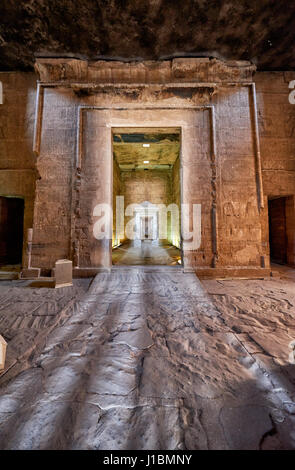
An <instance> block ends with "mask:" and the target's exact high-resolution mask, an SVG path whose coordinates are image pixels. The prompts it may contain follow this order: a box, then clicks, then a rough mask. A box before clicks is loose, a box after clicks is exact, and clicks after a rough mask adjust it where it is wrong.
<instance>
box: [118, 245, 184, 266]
mask: <svg viewBox="0 0 295 470" xmlns="http://www.w3.org/2000/svg"><path fill="white" fill-rule="evenodd" d="M180 259H181V253H180V250H179V249H178V248H176V247H175V246H173V245H171V243H169V242H168V241H162V240H161V241H159V240H134V241H129V240H128V241H126V242H124V243H123V244H122V245H121V246H119V247H118V248H115V249H114V250H113V264H115V265H116V264H118V265H147V264H148V265H177V264H178V260H180Z"/></svg>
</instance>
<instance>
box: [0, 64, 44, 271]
mask: <svg viewBox="0 0 295 470" xmlns="http://www.w3.org/2000/svg"><path fill="white" fill-rule="evenodd" d="M0 81H1V82H2V87H3V104H1V105H0V196H11V197H19V198H23V199H24V243H23V247H24V248H23V262H26V233H27V229H28V228H30V227H32V226H33V209H34V197H35V180H36V177H37V173H36V167H35V161H36V158H35V156H34V153H33V130H34V120H35V99H36V82H37V75H35V74H34V73H17V72H14V73H5V72H1V73H0Z"/></svg>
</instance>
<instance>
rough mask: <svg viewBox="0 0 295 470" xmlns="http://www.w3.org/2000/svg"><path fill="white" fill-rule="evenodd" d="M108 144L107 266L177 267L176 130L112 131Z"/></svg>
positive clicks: (179, 257) (178, 196)
mask: <svg viewBox="0 0 295 470" xmlns="http://www.w3.org/2000/svg"><path fill="white" fill-rule="evenodd" d="M112 144H113V240H112V245H113V249H112V263H113V264H114V265H146V264H148V265H170V266H173V265H178V266H179V265H180V264H182V249H181V248H182V243H181V228H180V227H181V215H180V214H181V211H180V204H181V188H180V128H113V129H112ZM122 214H123V215H122ZM164 219H165V222H163V221H164ZM165 224H166V225H165Z"/></svg>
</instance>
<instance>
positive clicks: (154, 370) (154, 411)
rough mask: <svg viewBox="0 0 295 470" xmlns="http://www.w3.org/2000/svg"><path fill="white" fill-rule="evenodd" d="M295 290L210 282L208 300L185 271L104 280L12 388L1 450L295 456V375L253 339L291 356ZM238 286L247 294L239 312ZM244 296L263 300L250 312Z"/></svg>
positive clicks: (8, 380)
mask: <svg viewBox="0 0 295 470" xmlns="http://www.w3.org/2000/svg"><path fill="white" fill-rule="evenodd" d="M285 281H286V280H282V279H274V280H273V281H247V282H248V284H247V285H245V284H244V281H222V283H218V281H206V284H205V285H206V287H207V288H208V289H209V294H208V293H207V292H206V291H205V289H204V287H202V285H201V283H200V282H199V281H198V279H197V278H196V277H195V275H194V274H192V273H183V272H182V270H181V268H177V267H175V266H174V267H170V268H169V267H167V268H164V267H162V268H159V269H157V268H151V267H147V268H143V267H133V268H124V267H120V268H116V269H114V270H113V271H112V272H111V273H109V274H108V273H101V274H98V275H97V276H96V278H95V279H94V281H93V282H92V284H91V285H90V288H89V290H88V291H87V292H85V293H84V294H83V293H81V292H79V293H77V296H76V302H75V303H69V304H68V308H66V307H63V308H62V309H61V314H60V315H57V316H56V317H55V322H54V325H53V327H52V329H51V330H50V331H47V334H46V337H45V338H46V340H44V337H42V341H40V345H39V347H37V348H35V349H32V350H31V351H30V353H29V355H28V354H24V355H23V356H21V355H20V356H19V358H18V361H17V364H15V365H14V366H12V367H11V368H10V369H9V371H8V372H7V373H6V374H4V375H2V377H1V378H0V448H1V449H259V448H261V449H268V448H276V449H294V448H295V403H294V401H295V400H294V399H295V385H294V382H295V374H294V367H295V366H293V365H291V364H288V363H287V360H286V353H287V351H286V350H285V349H284V352H283V351H282V355H281V358H283V357H284V359H281V361H280V360H274V358H273V355H272V349H271V348H272V346H271V344H270V345H269V347H268V349H267V348H266V346H265V343H263V344H262V341H261V348H259V347H258V346H257V344H258V343H257V341H256V338H254V337H252V336H251V335H252V327H255V331H257V332H260V333H261V335H262V336H263V334H264V333H263V332H264V331H265V335H264V336H265V337H267V336H268V335H269V334H270V333H271V334H272V337H271V342H270V343H272V342H273V339H274V338H275V337H276V331H278V334H279V341H281V340H283V341H284V346H283V345H282V346H281V347H282V348H284V347H285V348H286V347H287V346H286V342H288V340H289V338H291V337H292V335H293V330H292V328H293V323H294V322H293V319H294V286H295V283H294V281H292V280H290V283H291V282H293V287H292V285H291V284H290V286H289V284H288V285H286V282H285ZM208 282H211V284H208ZM226 282H228V283H229V284H225V283H226ZM230 282H237V283H239V282H243V285H245V288H244V290H243V292H241V295H235V296H234V297H235V298H234V299H232V305H231V300H228V299H229V298H227V297H226V296H230V295H232V293H233V292H234V287H231V284H230ZM251 282H252V283H253V282H254V283H257V286H256V287H255V288H254V287H253V288H252V286H254V285H253V284H249V283H251ZM259 282H261V283H267V282H269V283H270V284H268V286H269V288H268V287H267V289H266V288H263V289H262V290H259V289H261V288H260V287H259ZM288 282H289V281H288ZM212 283H215V284H212ZM255 285H256V284H255ZM7 288H9V287H7ZM3 289H5V286H4V287H3ZM217 289H220V290H219V291H218V292H217ZM231 289H232V290H231ZM13 290H15V292H16V295H17V294H18V291H19V290H22V291H24V290H25V289H24V288H21V287H13ZM40 291H41V289H39V290H37V289H33V290H32V292H35V294H34V295H35V296H36V298H38V297H39V299H40ZM42 291H43V294H42V295H43V296H44V297H45V298H46V293H45V291H46V289H42ZM225 291H226V293H224V292H225ZM51 292H52V291H51ZM269 292H270V294H269V295H268V294H267V295H266V293H269ZM2 294H3V293H2ZM10 294H11V292H10ZM18 295H23V296H24V294H18ZM30 295H32V294H30ZM48 295H49V294H48ZM243 296H248V297H251V298H252V297H255V299H256V301H255V302H254V301H253V302H254V304H252V307H251V309H250V308H248V310H247V311H243V312H242V307H241V302H242V297H243ZM278 296H281V297H279V298H280V300H281V301H279V300H278ZM24 299H25V296H24V297H23V301H24V302H25V300H24ZM2 302H3V301H2ZM11 305H12V308H14V307H13V303H12V304H11ZM253 305H255V308H254V307H253ZM263 306H265V307H266V309H267V312H269V315H268V314H267V313H264V315H261V318H260V316H259V312H262V311H263ZM20 307H21V306H20ZM256 308H257V309H258V308H259V311H258V312H256V310H255V309H256ZM20 316H21V317H22V318H23V315H22V314H21V315H20ZM27 316H28V322H30V321H32V319H31V315H29V313H28V314H27ZM263 319H264V320H263ZM269 320H270V321H269ZM23 325H24V324H23ZM28 328H30V327H29V326H28ZM281 330H282V331H283V330H284V333H282V331H281ZM4 336H5V335H4ZM276 350H277V349H276ZM274 356H275V357H277V354H275V355H274Z"/></svg>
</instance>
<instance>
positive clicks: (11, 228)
mask: <svg viewBox="0 0 295 470" xmlns="http://www.w3.org/2000/svg"><path fill="white" fill-rule="evenodd" d="M23 225H24V199H21V198H16V197H3V196H0V266H5V265H13V264H21V262H22V248H23Z"/></svg>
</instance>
